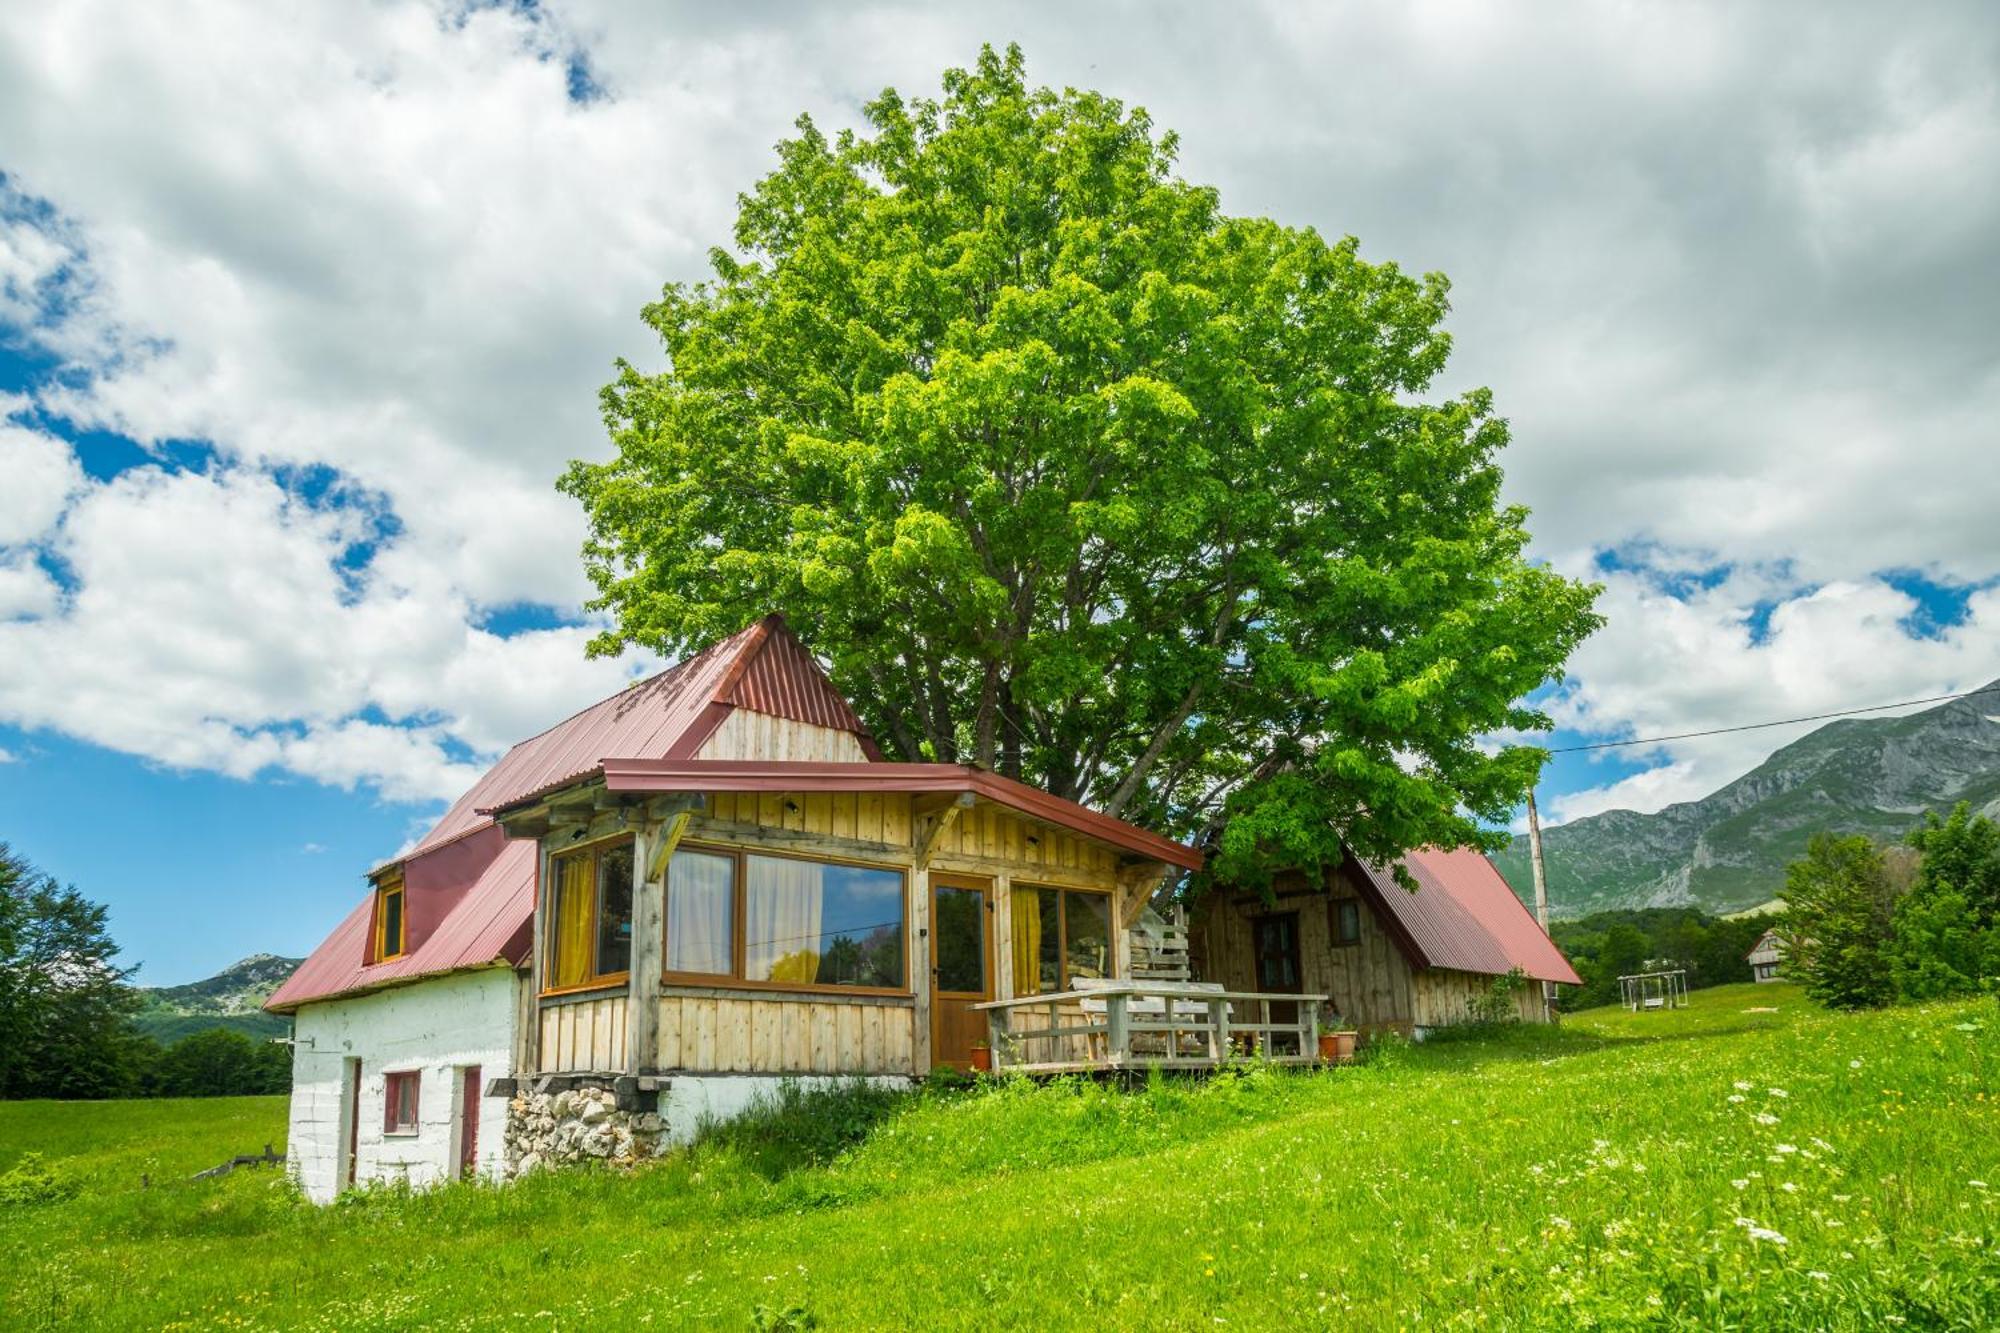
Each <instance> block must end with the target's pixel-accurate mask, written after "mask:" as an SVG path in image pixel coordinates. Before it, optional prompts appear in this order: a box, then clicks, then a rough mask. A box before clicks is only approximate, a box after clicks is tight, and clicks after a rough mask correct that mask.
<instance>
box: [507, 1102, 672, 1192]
mask: <svg viewBox="0 0 2000 1333" xmlns="http://www.w3.org/2000/svg"><path fill="white" fill-rule="evenodd" d="M621 1100H623V1101H624V1103H625V1107H624V1108H621V1106H620V1102H621ZM634 1106H635V1099H633V1098H630V1097H629V1096H628V1097H626V1098H623V1099H621V1098H620V1097H619V1095H618V1093H616V1092H614V1091H613V1090H612V1089H611V1088H610V1087H607V1086H593V1085H590V1084H585V1085H583V1086H580V1087H574V1088H566V1089H564V1090H563V1091H560V1092H557V1091H553V1090H550V1091H541V1092H537V1091H534V1090H533V1089H523V1090H521V1091H519V1092H517V1093H515V1095H514V1096H513V1097H512V1098H511V1099H510V1100H509V1101H508V1103H507V1167H508V1174H509V1175H510V1176H525V1175H527V1174H528V1173H530V1172H532V1171H538V1170H541V1169H542V1168H544V1167H552V1166H573V1165H575V1164H577V1163H579V1162H604V1163H607V1164H609V1165H612V1166H630V1165H632V1164H633V1163H635V1162H641V1161H645V1160H647V1159H648V1158H653V1157H657V1156H659V1155H660V1154H661V1153H663V1152H665V1151H666V1148H667V1132H666V1131H667V1125H666V1122H665V1121H664V1120H662V1119H661V1118H660V1115H659V1112H657V1111H654V1110H644V1109H630V1108H633V1107H634Z"/></svg>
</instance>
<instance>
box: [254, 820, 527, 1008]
mask: <svg viewBox="0 0 2000 1333" xmlns="http://www.w3.org/2000/svg"><path fill="white" fill-rule="evenodd" d="M538 855H539V853H538V849H537V848H536V845H535V844H534V843H532V842H526V841H523V842H510V843H507V844H506V845H504V846H503V847H502V848H501V849H500V852H499V855H497V856H495V857H494V858H493V860H492V861H491V862H490V863H489V864H488V865H487V867H486V869H485V870H484V871H483V872H481V874H480V876H479V878H478V879H476V880H474V881H473V884H472V887H471V889H470V891H468V892H467V893H466V895H465V896H464V897H463V898H462V899H460V900H459V903H458V906H456V907H454V908H453V909H452V910H451V912H450V913H449V914H448V915H447V916H446V917H445V919H444V920H443V921H442V922H440V923H439V924H438V928H437V929H436V930H434V931H432V932H431V934H430V937H429V938H428V939H426V940H424V942H423V943H421V944H419V945H417V947H416V948H414V949H412V950H411V951H410V952H409V953H407V954H405V955H403V956H402V957H401V958H397V959H394V960H392V961H390V962H387V963H376V964H373V965H372V966H371V965H370V964H368V962H367V961H366V959H367V949H368V935H369V927H370V924H371V921H372V919H373V916H374V909H375V900H374V898H373V897H372V896H371V897H369V898H367V899H365V900H363V902H362V903H361V905H360V906H359V907H357V908H355V909H354V910H353V911H352V912H350V913H348V915H347V919H346V920H345V921H342V922H341V923H340V924H339V925H338V926H336V927H335V928H334V932H333V934H331V935H329V936H327V938H326V941H325V942H324V943H322V944H321V945H320V946H319V948H317V949H314V950H313V952H312V956H311V957H310V958H308V959H306V960H305V962H303V963H301V964H300V965H299V970H298V971H296V972H294V973H292V975H291V976H290V977H288V978H286V980H285V984H284V985H282V986H280V987H278V989H277V990H275V991H273V992H272V993H271V998H270V999H268V1000H266V1001H265V1002H264V1007H265V1008H266V1009H270V1010H274V1011H276V1012H279V1013H287V1012H290V1011H291V1010H293V1009H296V1008H298V1006H300V1005H301V1004H305V1003H307V1002H308V1001H311V1000H324V999H329V998H331V997H333V996H336V995H345V994H353V993H357V992H361V991H370V990H377V989H380V988H381V987H383V986H389V985H393V984H395V983H397V982H400V981H409V980H412V979H414V978H416V977H423V976H433V975H435V974H437V973H440V972H456V971H460V970H463V969H465V968H472V967H486V966H490V965H492V964H495V963H503V964H507V965H509V966H514V967H518V966H520V965H521V964H522V963H524V962H526V961H527V957H528V949H529V947H530V944H531V934H532V926H533V923H534V915H535V865H536V861H537V859H538Z"/></svg>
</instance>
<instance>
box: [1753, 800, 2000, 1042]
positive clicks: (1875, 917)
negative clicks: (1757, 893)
mask: <svg viewBox="0 0 2000 1333" xmlns="http://www.w3.org/2000/svg"><path fill="white" fill-rule="evenodd" d="M1912 853H1913V854H1914V856H1912ZM1781 931H1782V933H1783V936H1784V939H1785V946H1786V953H1785V968H1786V971H1787V972H1788V973H1789V974H1790V975H1792V976H1793V977H1796V978H1797V979H1799V980H1801V981H1803V982H1804V983H1805V986H1806V994H1807V995H1809V996H1810V997H1812V998H1813V999H1815V1000H1817V1001H1819V1002H1820V1003H1821V1004H1825V1005H1827V1006H1829V1007H1832V1008H1837V1009H1862V1008H1873V1007H1875V1006H1879V1005H1885V1004H1894V1003H1899V1002H1910V1001H1919V1000H1936V999H1948V998H1951V997H1954V996H1963V995H1977V994H1980V993H1981V992H1987V993H1991V992H1993V991H1995V990H2000V825H1996V824H1994V822H1993V821H1992V820H1990V819H1986V818H1984V817H1981V816H1975V815H1974V814H1973V813H1972V811H1971V808H1970V807H1969V806H1967V805H1965V804H1964V803H1962V802H1961V803H1960V804H1959V806H1958V807H1957V808H1956V809H1954V810H1953V811H1952V812H1951V814H1950V815H1949V816H1947V817H1943V818H1940V817H1939V816H1938V815H1937V813H1936V812H1931V813H1929V814H1926V815H1925V816H1924V822H1923V823H1922V824H1921V825H1920V826H1918V827H1917V828H1916V829H1915V830H1913V831H1912V832H1911V833H1910V835H1909V837H1908V838H1906V839H1905V840H1904V843H1903V845H1902V846H1901V847H1883V846H1880V845H1878V844H1876V843H1875V842H1874V841H1873V840H1871V839H1869V838H1867V837H1865V836H1863V835H1860V834H1851V835H1847V836H1840V835H1836V834H1832V833H1822V834H1819V835H1817V836H1816V837H1814V838H1813V840H1812V841H1811V843H1809V844H1808V846H1807V849H1806V855H1805V856H1804V857H1803V858H1802V859H1800V860H1798V861H1795V862H1793V863H1792V864H1791V866H1789V867H1788V868H1787V870H1786V873H1785V915H1784V922H1783V925H1782V927H1781Z"/></svg>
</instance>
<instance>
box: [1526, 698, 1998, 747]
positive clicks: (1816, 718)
mask: <svg viewBox="0 0 2000 1333" xmlns="http://www.w3.org/2000/svg"><path fill="white" fill-rule="evenodd" d="M1978 694H2000V685H1983V686H1981V687H1980V688H1979V689H1976V690H1964V691H1961V692H1960V693H1958V694H1937V695H1932V696H1931V697H1930V698H1928V699H1905V700H1904V701H1903V702H1901V703H1895V704H1870V705H1869V706H1868V707H1866V708H1842V709H1839V710H1837V711H1835V712H1831V713H1809V714H1807V715H1806V716H1805V717H1785V718H1779V719H1778V720H1777V721H1775V722H1746V723H1744V724H1743V725H1742V726H1738V727H1711V728H1709V729H1708V730H1706V731H1681V732H1676V733H1674V734H1673V735H1671V736H1639V737H1635V738H1633V739H1632V740H1629V741H1598V742H1596V743H1594V744H1591V745H1556V746H1551V747H1549V751H1548V752H1549V753H1550V754H1576V753H1578V752H1579V751H1582V750H1617V749H1622V748H1623V747H1625V746H1628V745H1661V744H1664V743H1665V742H1667V741H1688V740H1694V739H1695V738H1697V737H1700V736H1727V735H1729V734H1730V733H1731V732H1736V731H1761V730H1763V729H1764V728H1766V727H1789V726H1794V725H1796V724H1798V723H1800V722H1824V721H1826V720H1827V719H1828V718H1835V717H1853V716H1855V715H1856V714H1859V713H1883V712H1887V711H1888V710H1889V709H1891V708H1916V707H1918V706H1920V705H1922V704H1941V703H1947V702H1949V701H1951V700H1953V699H1970V698H1972V697H1973V696H1974V695H1978Z"/></svg>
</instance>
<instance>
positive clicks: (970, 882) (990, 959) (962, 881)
mask: <svg viewBox="0 0 2000 1333" xmlns="http://www.w3.org/2000/svg"><path fill="white" fill-rule="evenodd" d="M928 878H929V882H928V883H927V884H926V885H925V887H924V895H925V897H926V898H927V899H928V900H929V901H927V902H926V903H925V904H924V911H925V915H926V916H927V917H928V918H929V927H930V948H929V949H928V950H927V952H928V954H929V958H928V959H927V961H926V964H925V966H926V970H925V973H924V987H925V990H926V991H927V992H928V994H929V996H930V1015H929V1024H930V1034H929V1035H930V1047H931V1059H930V1063H931V1066H932V1067H933V1068H935V1067H937V1066H938V1065H940V1064H942V1063H943V1061H941V1060H939V1059H938V1049H937V1047H938V1030H937V1025H938V1005H937V1002H938V999H939V996H940V992H939V990H938V961H937V956H938V923H937V893H938V890H939V889H959V890H962V891H963V890H972V891H975V892H977V893H978V894H979V895H980V900H981V911H980V916H979V929H980V946H981V949H982V951H983V952H984V955H985V968H984V972H985V976H986V990H985V993H984V994H982V995H980V996H979V997H978V998H977V999H974V998H973V997H972V996H970V995H969V994H968V993H966V992H964V991H947V992H942V994H944V995H945V996H947V997H948V998H950V999H952V1000H970V1001H971V1002H972V1003H974V1004H979V1003H982V1002H983V1001H986V1000H991V999H993V998H995V996H996V994H997V992H998V991H999V977H997V976H996V975H995V974H994V964H995V962H996V961H997V960H996V959H995V958H994V954H993V937H994V935H995V933H996V932H995V931H994V929H993V917H994V914H995V913H997V912H998V911H999V910H1000V907H999V894H1000V881H999V879H998V878H997V877H995V876H993V875H971V874H963V873H960V872H958V871H952V870H934V871H932V872H930V875H929V877H928Z"/></svg>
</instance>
